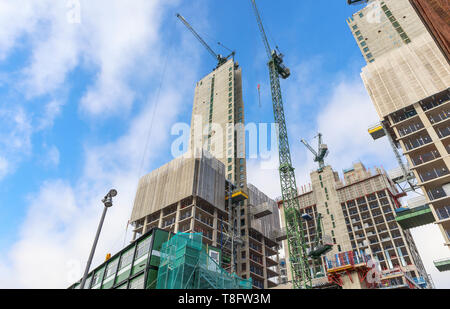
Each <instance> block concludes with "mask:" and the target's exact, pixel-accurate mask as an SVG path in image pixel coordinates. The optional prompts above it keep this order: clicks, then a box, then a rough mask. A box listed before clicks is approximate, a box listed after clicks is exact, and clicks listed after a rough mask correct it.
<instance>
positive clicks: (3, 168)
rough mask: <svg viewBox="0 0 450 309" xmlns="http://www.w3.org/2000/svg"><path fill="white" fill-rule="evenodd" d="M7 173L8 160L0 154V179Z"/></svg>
mask: <svg viewBox="0 0 450 309" xmlns="http://www.w3.org/2000/svg"><path fill="white" fill-rule="evenodd" d="M7 173H8V161H6V159H5V158H4V157H1V156H0V180H1V179H2V178H3V177H5V176H6V174H7Z"/></svg>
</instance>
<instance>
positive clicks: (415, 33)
mask: <svg viewBox="0 0 450 309" xmlns="http://www.w3.org/2000/svg"><path fill="white" fill-rule="evenodd" d="M425 2H427V3H425ZM438 2H440V3H442V2H441V1H434V0H433V1H429V2H428V1H412V0H411V1H409V0H385V1H371V2H369V4H368V5H367V6H366V7H365V8H363V9H362V10H360V11H359V12H357V13H355V14H354V15H353V16H352V17H350V18H349V19H348V20H347V23H348V25H349V27H350V29H351V31H352V34H353V36H354V37H355V40H356V42H357V44H358V46H359V48H360V49H361V52H362V54H363V56H364V58H365V60H366V62H367V65H366V66H365V67H363V68H362V72H361V77H362V80H363V82H364V85H365V87H366V89H367V91H368V93H369V96H370V98H371V100H372V102H373V104H374V106H375V109H376V111H377V113H378V116H379V118H380V125H378V126H374V127H373V128H371V129H370V130H369V132H370V133H371V134H372V136H373V137H374V139H377V138H379V137H382V136H385V135H387V136H388V138H389V139H390V140H391V142H392V145H393V147H394V150H395V151H396V152H397V148H401V149H402V151H403V154H404V155H405V157H406V159H407V167H403V169H404V174H405V177H404V178H407V176H406V175H410V176H414V178H415V179H416V181H417V188H421V190H422V191H423V194H424V196H425V198H424V203H423V204H422V206H423V209H422V210H421V211H415V210H420V209H419V208H416V209H415V210H408V211H409V212H411V214H408V216H407V217H408V219H407V221H410V222H408V226H409V227H415V226H420V225H422V224H427V223H430V221H431V222H433V221H435V222H436V224H437V225H438V226H439V229H440V230H441V232H442V235H443V237H444V244H445V245H446V246H450V207H449V206H448V205H449V201H450V172H449V168H450V155H449V154H450V119H449V115H450V113H449V107H450V90H449V87H450V65H449V63H448V62H447V59H446V56H445V55H446V54H445V51H446V47H445V46H446V43H445V42H448V39H449V38H448V36H449V33H448V25H444V26H443V25H442V21H443V19H447V20H448V17H447V18H446V17H445V15H447V16H448V12H443V11H442V7H441V6H439V5H438V4H439V3H438ZM418 13H419V14H421V17H422V19H421V18H420V17H419V15H418ZM433 14H434V15H436V16H437V17H439V20H438V19H435V20H433V22H431V21H430V19H429V18H430V16H431V15H433ZM424 23H425V24H424ZM429 30H430V31H429ZM433 37H434V38H433ZM439 42H441V44H440V45H438V44H437V43H439ZM447 56H448V55H447ZM398 158H399V162H400V161H401V159H400V155H398ZM427 211H428V212H431V213H432V216H431V220H430V219H429V218H430V217H429V216H427V214H426V212H427ZM433 217H434V219H433ZM405 218H406V216H405ZM446 263H447V269H448V268H449V265H450V260H447V262H446ZM441 266H442V265H441Z"/></svg>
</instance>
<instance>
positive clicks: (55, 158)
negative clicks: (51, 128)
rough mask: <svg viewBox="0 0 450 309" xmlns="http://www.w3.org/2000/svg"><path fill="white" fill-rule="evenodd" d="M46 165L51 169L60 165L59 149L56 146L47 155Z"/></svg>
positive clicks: (50, 148)
mask: <svg viewBox="0 0 450 309" xmlns="http://www.w3.org/2000/svg"><path fill="white" fill-rule="evenodd" d="M44 164H45V165H46V166H47V167H49V166H51V167H56V166H58V165H59V149H58V147H56V146H55V145H53V146H51V147H49V148H48V150H47V153H46V155H45V160H44Z"/></svg>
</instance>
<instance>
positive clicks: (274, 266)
mask: <svg viewBox="0 0 450 309" xmlns="http://www.w3.org/2000/svg"><path fill="white" fill-rule="evenodd" d="M241 74H242V73H241V69H240V67H239V65H238V64H237V63H236V62H235V61H234V59H230V60H228V61H226V62H224V63H223V64H221V65H218V67H217V68H215V69H214V70H213V71H212V72H211V73H209V74H208V75H207V76H206V77H204V78H202V79H201V80H200V81H199V82H197V84H196V88H195V95H194V104H193V112H192V122H191V134H190V142H189V151H188V152H187V153H186V154H185V155H183V156H182V157H179V158H176V159H174V160H173V161H171V162H169V163H168V164H166V165H164V166H162V167H160V168H159V169H157V170H155V171H153V172H151V173H150V174H148V175H146V176H144V177H142V178H141V179H140V181H139V186H138V190H137V193H136V199H135V203H134V207H133V213H132V217H131V220H130V221H131V223H132V225H133V226H134V232H135V237H138V236H140V235H142V234H144V233H146V232H148V231H150V229H151V228H161V229H164V230H167V231H171V232H173V233H178V232H186V233H194V232H197V233H202V235H203V238H202V239H203V243H204V244H207V245H210V246H214V247H217V248H219V249H220V250H221V251H222V253H223V261H222V265H224V268H225V269H226V270H227V271H229V272H235V273H237V274H238V275H239V276H240V277H242V278H244V279H252V280H251V282H252V284H253V287H254V288H271V287H274V286H276V285H277V284H278V282H279V280H280V274H279V256H278V253H279V252H278V251H279V249H280V247H281V242H280V241H281V239H282V237H283V235H281V234H280V233H279V230H280V220H279V215H278V205H277V203H276V202H275V201H273V200H271V199H270V198H269V197H267V196H266V195H265V194H264V193H262V192H261V191H260V190H258V189H257V188H256V187H255V186H253V185H251V184H247V174H246V164H245V134H244V132H245V131H244V128H243V125H244V104H243V101H242V77H241Z"/></svg>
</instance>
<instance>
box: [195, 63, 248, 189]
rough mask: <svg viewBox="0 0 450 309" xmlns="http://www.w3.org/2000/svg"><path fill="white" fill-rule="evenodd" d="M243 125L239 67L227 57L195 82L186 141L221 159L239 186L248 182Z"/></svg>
mask: <svg viewBox="0 0 450 309" xmlns="http://www.w3.org/2000/svg"><path fill="white" fill-rule="evenodd" d="M243 125H244V103H243V100H242V69H241V68H240V67H239V64H238V63H237V62H234V60H233V59H230V60H228V61H227V62H226V63H224V64H223V65H221V66H219V67H218V68H216V69H215V70H214V71H212V72H211V73H210V74H208V75H207V76H205V77H204V78H202V79H201V80H200V81H199V82H198V83H197V84H196V87H195V95H194V105H193V109H192V120H191V134H190V142H189V145H190V150H191V151H193V150H195V149H197V148H203V149H205V150H207V151H208V152H210V153H211V154H212V155H213V156H214V157H215V158H216V159H218V160H219V161H221V162H222V163H223V164H224V165H225V172H226V178H227V180H228V181H230V182H232V183H235V184H237V185H238V186H239V187H240V188H244V187H246V182H247V170H246V160H245V131H244V130H243V127H242V126H243Z"/></svg>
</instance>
